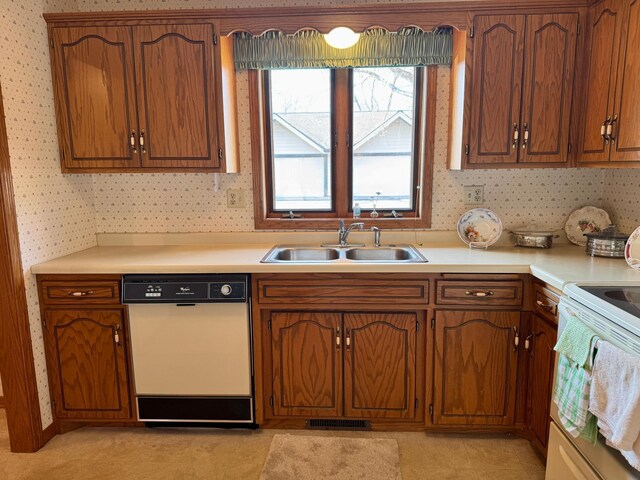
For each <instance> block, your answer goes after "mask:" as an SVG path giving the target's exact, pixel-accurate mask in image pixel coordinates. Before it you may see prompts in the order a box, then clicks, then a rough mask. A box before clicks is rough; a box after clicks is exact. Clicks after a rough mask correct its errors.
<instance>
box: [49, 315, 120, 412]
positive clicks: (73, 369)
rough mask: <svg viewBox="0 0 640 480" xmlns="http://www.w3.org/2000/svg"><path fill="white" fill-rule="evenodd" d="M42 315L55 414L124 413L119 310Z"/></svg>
mask: <svg viewBox="0 0 640 480" xmlns="http://www.w3.org/2000/svg"><path fill="white" fill-rule="evenodd" d="M46 319H47V325H46V343H47V352H48V357H49V367H50V369H51V375H50V378H51V381H52V391H53V395H54V398H55V400H56V414H57V416H58V418H65V419H119V418H129V417H130V416H131V412H130V402H129V388H128V376H127V364H126V353H125V336H124V328H123V326H124V318H123V312H122V310H48V311H47V312H46ZM116 340H117V341H116Z"/></svg>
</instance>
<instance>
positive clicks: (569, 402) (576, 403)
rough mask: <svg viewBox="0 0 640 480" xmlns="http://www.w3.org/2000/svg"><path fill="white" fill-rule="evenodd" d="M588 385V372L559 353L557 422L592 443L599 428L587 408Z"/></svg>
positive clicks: (554, 394)
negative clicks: (558, 419) (558, 420)
mask: <svg viewBox="0 0 640 480" xmlns="http://www.w3.org/2000/svg"><path fill="white" fill-rule="evenodd" d="M590 388H591V372H590V371H588V370H586V369H584V368H582V367H580V366H578V365H576V364H575V363H573V362H572V361H571V360H569V359H568V358H567V357H566V356H565V355H564V354H562V353H560V354H559V358H558V374H557V377H556V385H555V388H554V391H553V401H554V402H555V403H556V405H558V416H559V417H560V422H561V423H562V426H563V427H564V429H565V430H566V431H567V432H569V434H571V436H573V437H582V438H585V439H586V440H588V441H590V442H591V443H593V444H595V443H596V440H597V436H598V428H597V419H596V418H595V417H594V416H593V415H592V414H591V413H589V411H588V408H589V391H590Z"/></svg>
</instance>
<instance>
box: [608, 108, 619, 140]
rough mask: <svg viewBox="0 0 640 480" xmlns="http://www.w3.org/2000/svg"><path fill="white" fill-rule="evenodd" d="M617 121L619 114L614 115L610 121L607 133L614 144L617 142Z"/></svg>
mask: <svg viewBox="0 0 640 480" xmlns="http://www.w3.org/2000/svg"><path fill="white" fill-rule="evenodd" d="M617 121H618V115H614V116H613V118H612V119H611V121H610V122H609V125H608V126H607V135H608V137H609V141H610V142H611V144H612V145H613V144H614V143H616V136H615V135H614V134H613V126H614V124H615V123H616V122H617Z"/></svg>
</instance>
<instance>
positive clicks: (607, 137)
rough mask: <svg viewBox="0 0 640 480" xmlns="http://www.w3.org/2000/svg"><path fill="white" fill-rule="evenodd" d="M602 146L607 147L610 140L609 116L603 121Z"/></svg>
mask: <svg viewBox="0 0 640 480" xmlns="http://www.w3.org/2000/svg"><path fill="white" fill-rule="evenodd" d="M603 125H604V135H603V138H604V144H605V145H609V141H610V140H611V115H609V116H608V117H607V119H606V120H605V121H604V124H603Z"/></svg>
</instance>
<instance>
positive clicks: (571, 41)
mask: <svg viewBox="0 0 640 480" xmlns="http://www.w3.org/2000/svg"><path fill="white" fill-rule="evenodd" d="M577 28H578V15H575V14H558V15H530V16H528V17H527V38H526V45H527V55H526V64H525V70H524V72H525V74H524V78H525V80H524V97H523V99H524V100H523V105H522V122H523V125H522V129H521V133H522V135H523V138H522V141H521V143H522V145H523V148H522V149H521V150H522V151H521V152H520V161H521V162H536V163H544V162H547V163H548V162H555V163H559V162H566V161H567V155H568V145H569V119H570V116H571V99H572V94H573V74H574V65H575V56H576V33H577ZM525 131H526V132H527V134H528V137H529V138H528V140H527V143H526V145H524V141H525V139H524V135H525Z"/></svg>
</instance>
